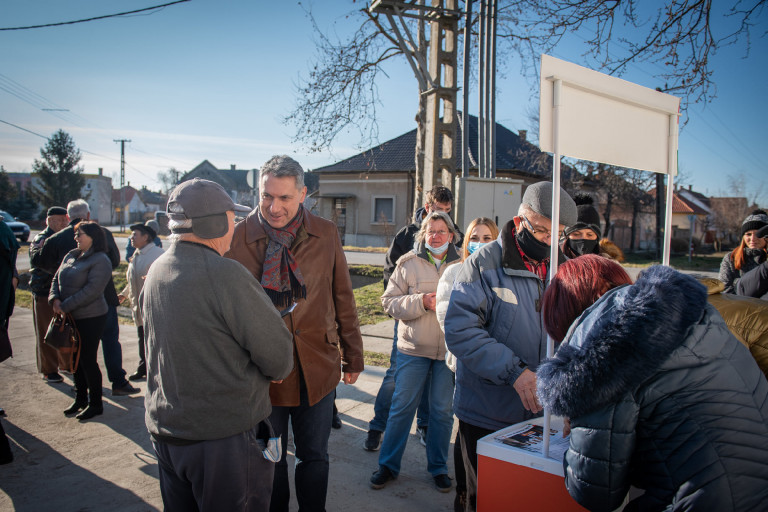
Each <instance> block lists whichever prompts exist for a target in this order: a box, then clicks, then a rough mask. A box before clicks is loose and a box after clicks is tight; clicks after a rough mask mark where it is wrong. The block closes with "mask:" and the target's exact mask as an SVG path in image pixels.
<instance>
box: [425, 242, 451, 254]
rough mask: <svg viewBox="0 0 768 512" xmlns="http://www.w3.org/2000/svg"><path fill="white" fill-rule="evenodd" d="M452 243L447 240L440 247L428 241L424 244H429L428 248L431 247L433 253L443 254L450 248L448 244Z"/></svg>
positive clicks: (430, 250)
mask: <svg viewBox="0 0 768 512" xmlns="http://www.w3.org/2000/svg"><path fill="white" fill-rule="evenodd" d="M450 243H451V242H445V243H444V244H443V245H441V246H440V247H432V246H431V245H429V243H428V242H424V244H425V245H426V246H427V249H429V252H431V253H432V254H443V253H444V252H445V251H447V250H448V245H449V244H450Z"/></svg>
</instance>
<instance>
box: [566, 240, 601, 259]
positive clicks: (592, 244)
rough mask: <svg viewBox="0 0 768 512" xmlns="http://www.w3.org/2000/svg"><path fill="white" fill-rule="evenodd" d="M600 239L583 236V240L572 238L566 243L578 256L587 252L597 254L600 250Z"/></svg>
mask: <svg viewBox="0 0 768 512" xmlns="http://www.w3.org/2000/svg"><path fill="white" fill-rule="evenodd" d="M599 243H600V241H599V240H589V239H587V238H582V239H581V240H571V239H570V238H569V239H568V240H567V241H566V242H565V245H567V246H568V248H569V249H570V250H571V251H573V253H574V254H575V255H576V256H584V255H585V254H597V253H598V252H600V250H599V249H598V245H597V244H599Z"/></svg>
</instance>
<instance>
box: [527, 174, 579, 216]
mask: <svg viewBox="0 0 768 512" xmlns="http://www.w3.org/2000/svg"><path fill="white" fill-rule="evenodd" d="M522 204H524V205H528V207H529V208H530V209H531V210H533V211H534V212H536V213H538V214H539V215H541V216H542V217H546V218H547V219H551V218H552V182H551V181H540V182H538V183H534V184H533V185H531V186H529V187H528V188H527V189H525V193H524V194H523V203H522ZM577 220H578V214H577V211H576V203H575V202H574V201H573V199H572V198H571V196H569V195H568V192H566V191H565V190H564V189H563V187H560V224H563V225H565V226H573V225H574V224H576V222H577Z"/></svg>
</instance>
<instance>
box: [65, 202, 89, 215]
mask: <svg viewBox="0 0 768 512" xmlns="http://www.w3.org/2000/svg"><path fill="white" fill-rule="evenodd" d="M89 213H91V208H90V207H89V206H88V203H86V202H85V200H84V199H75V200H74V201H70V202H69V203H68V204H67V215H68V216H69V220H74V219H85V218H86V217H87V216H88V214H89Z"/></svg>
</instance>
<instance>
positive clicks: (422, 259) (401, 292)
mask: <svg viewBox="0 0 768 512" xmlns="http://www.w3.org/2000/svg"><path fill="white" fill-rule="evenodd" d="M458 260H459V255H458V254H457V253H456V250H455V249H454V247H453V245H450V246H449V248H448V255H447V257H446V261H445V263H443V264H442V265H441V266H440V270H439V271H438V270H437V267H436V266H435V264H434V263H432V262H431V261H429V257H428V256H427V253H426V249H425V247H424V245H423V243H422V244H419V245H418V247H417V248H416V249H414V250H413V251H411V252H409V253H407V254H405V255H403V256H401V257H400V259H399V260H398V261H397V267H395V271H394V272H393V273H392V277H390V278H389V284H388V285H387V289H386V291H385V292H384V295H382V296H381V304H382V306H384V310H385V311H386V312H387V313H388V314H389V315H391V316H392V318H395V319H396V320H400V325H399V326H398V328H397V350H399V351H400V352H402V353H403V354H407V355H409V356H418V357H427V358H429V359H438V360H444V359H445V337H444V336H443V331H442V330H441V329H440V325H439V324H438V323H437V315H436V314H435V312H434V311H427V310H426V309H424V302H423V297H424V295H425V294H427V293H434V292H436V291H437V283H438V281H439V280H440V276H441V275H442V274H443V272H445V269H446V268H448V266H449V265H451V264H453V263H455V262H457V261H458Z"/></svg>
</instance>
